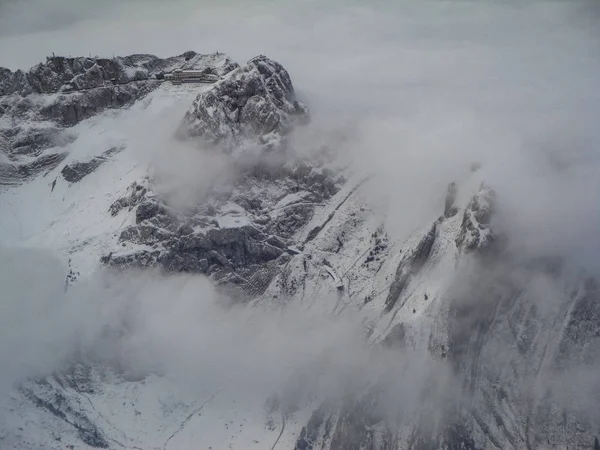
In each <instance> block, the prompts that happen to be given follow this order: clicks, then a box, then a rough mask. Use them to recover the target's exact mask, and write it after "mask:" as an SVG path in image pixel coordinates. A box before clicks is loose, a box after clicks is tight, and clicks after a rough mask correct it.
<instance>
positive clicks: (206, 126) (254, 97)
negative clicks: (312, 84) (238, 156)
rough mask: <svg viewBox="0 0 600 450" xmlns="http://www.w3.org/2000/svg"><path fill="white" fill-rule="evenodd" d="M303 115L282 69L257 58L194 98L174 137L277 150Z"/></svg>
mask: <svg viewBox="0 0 600 450" xmlns="http://www.w3.org/2000/svg"><path fill="white" fill-rule="evenodd" d="M307 117H308V110H307V109H306V107H305V106H304V105H302V104H301V103H300V102H298V101H297V100H296V98H295V93H294V88H293V86H292V81H291V79H290V76H289V74H288V73H287V71H286V70H285V69H284V68H283V67H282V66H281V64H279V63H277V62H275V61H272V60H270V59H269V58H267V57H264V56H259V57H256V58H254V59H252V60H250V61H249V62H248V63H247V64H246V65H245V66H243V67H240V68H238V69H236V70H235V71H233V72H232V73H231V74H229V76H228V77H227V78H226V79H224V80H222V81H220V82H218V83H217V84H216V85H215V86H214V87H213V88H212V89H210V90H208V91H206V92H203V93H201V94H200V95H198V98H197V99H196V100H195V101H194V104H193V105H192V107H191V109H190V110H189V111H188V112H187V113H186V115H185V117H184V120H183V123H182V125H181V127H180V130H179V134H180V135H181V136H186V137H200V138H202V139H203V140H204V141H205V142H208V143H210V144H213V145H217V146H219V147H221V148H223V149H225V150H227V151H232V150H233V148H234V147H236V146H240V145H241V144H242V143H243V142H244V141H250V142H257V143H259V144H261V145H268V146H276V145H278V144H279V143H280V141H281V138H282V136H283V135H284V134H285V133H286V132H287V131H288V130H289V129H290V127H291V126H292V124H293V123H294V122H296V121H297V120H302V121H304V120H306V119H307Z"/></svg>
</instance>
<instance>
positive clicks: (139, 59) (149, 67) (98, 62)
mask: <svg viewBox="0 0 600 450" xmlns="http://www.w3.org/2000/svg"><path fill="white" fill-rule="evenodd" d="M236 67H237V64H236V63H235V62H233V61H231V60H230V59H229V58H228V57H227V56H226V55H222V54H213V55H201V54H197V53H195V52H186V53H184V54H182V55H179V56H174V57H171V58H167V59H161V58H158V57H157V56H154V55H144V54H137V55H130V56H125V57H113V58H91V57H76V58H67V57H64V56H51V57H48V58H46V62H45V63H40V64H37V65H36V66H34V67H32V68H31V69H30V70H29V71H28V72H23V71H21V70H17V71H16V72H12V71H10V70H8V69H5V68H0V96H3V95H10V94H19V95H22V96H26V95H29V94H31V93H37V94H50V93H56V92H64V91H74V90H76V91H81V90H87V89H94V88H99V87H103V86H106V85H107V84H110V85H113V84H126V83H131V82H136V81H144V80H148V79H150V78H152V77H154V78H156V74H158V73H161V72H166V71H172V70H173V69H175V68H184V69H192V68H193V69H206V68H211V69H212V70H213V72H214V73H215V74H217V75H224V74H226V73H227V72H230V71H231V70H233V69H235V68H236Z"/></svg>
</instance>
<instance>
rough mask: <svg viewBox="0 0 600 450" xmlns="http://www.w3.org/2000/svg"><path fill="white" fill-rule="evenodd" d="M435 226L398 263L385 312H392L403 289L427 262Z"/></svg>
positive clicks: (386, 301) (435, 231) (435, 232)
mask: <svg viewBox="0 0 600 450" xmlns="http://www.w3.org/2000/svg"><path fill="white" fill-rule="evenodd" d="M437 225H438V224H437V222H434V224H433V225H432V227H431V229H430V230H429V232H428V233H427V234H426V235H425V236H424V237H423V239H421V241H419V244H418V245H417V246H416V248H415V249H414V250H413V251H412V252H411V253H410V254H409V255H406V256H405V257H404V258H403V259H402V261H400V264H398V268H397V269H396V275H395V276H394V281H392V284H391V285H390V290H389V292H388V296H387V298H386V300H385V310H386V311H391V310H392V308H393V307H394V306H395V305H396V303H397V302H398V300H399V299H400V296H401V295H402V292H404V289H405V288H406V286H407V285H408V283H409V282H410V279H411V277H412V275H413V274H415V273H416V272H418V271H419V270H421V268H422V267H423V265H424V264H425V263H426V262H427V260H428V258H429V255H430V254H431V250H432V249H433V244H434V243H435V238H436V234H437Z"/></svg>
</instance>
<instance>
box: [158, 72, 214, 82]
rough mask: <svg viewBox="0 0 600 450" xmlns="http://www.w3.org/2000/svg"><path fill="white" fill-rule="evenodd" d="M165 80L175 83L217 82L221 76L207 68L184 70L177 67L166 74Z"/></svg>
mask: <svg viewBox="0 0 600 450" xmlns="http://www.w3.org/2000/svg"><path fill="white" fill-rule="evenodd" d="M164 79H165V81H170V82H171V83H173V84H182V83H216V82H217V81H219V80H220V79H221V78H220V77H219V76H218V75H215V74H214V73H210V72H208V71H206V69H205V70H183V69H175V70H174V71H173V72H171V73H166V74H165V75H164Z"/></svg>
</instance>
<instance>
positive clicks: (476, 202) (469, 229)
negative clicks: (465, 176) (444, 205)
mask: <svg viewBox="0 0 600 450" xmlns="http://www.w3.org/2000/svg"><path fill="white" fill-rule="evenodd" d="M495 201H496V195H495V193H494V191H493V190H492V189H490V188H489V187H487V186H485V185H482V186H481V188H480V189H479V192H478V193H477V194H475V196H473V198H472V199H471V201H470V202H469V205H468V206H467V208H466V209H465V213H464V215H463V220H462V224H461V227H460V231H459V234H458V236H457V237H456V246H457V247H458V248H460V249H463V250H464V251H465V252H472V251H474V250H478V249H479V250H484V249H485V248H486V247H488V246H489V245H490V244H491V243H492V242H493V241H494V238H495V236H494V233H493V232H492V230H491V227H490V225H491V218H492V214H493V212H494V204H495Z"/></svg>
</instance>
